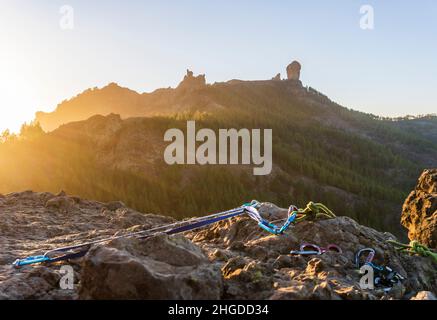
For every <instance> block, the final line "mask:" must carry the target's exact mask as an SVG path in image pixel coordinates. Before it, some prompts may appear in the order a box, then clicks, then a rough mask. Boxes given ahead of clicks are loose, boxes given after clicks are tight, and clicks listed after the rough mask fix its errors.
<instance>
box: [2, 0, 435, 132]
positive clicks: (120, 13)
mask: <svg viewBox="0 0 437 320" xmlns="http://www.w3.org/2000/svg"><path fill="white" fill-rule="evenodd" d="M1 4H2V11H1V13H0V15H1V19H0V35H1V38H0V39H1V42H0V49H1V50H0V58H1V59H0V87H1V88H2V94H1V95H0V106H1V108H0V131H2V130H4V129H6V128H9V129H11V130H12V131H17V130H18V129H19V127H20V125H21V124H22V123H23V122H25V121H30V120H32V119H33V117H34V113H35V112H36V111H46V112H49V111H53V110H54V109H55V108H56V105H57V104H58V103H60V102H62V101H63V100H65V99H70V98H72V97H73V96H75V95H77V94H78V93H80V92H82V91H84V90H86V89H88V88H92V87H103V86H105V85H106V84H108V83H110V82H116V83H118V84H119V85H121V86H123V87H127V88H130V89H132V90H135V91H137V92H140V93H142V92H151V91H153V90H155V89H158V88H161V87H169V86H171V87H175V86H176V85H177V84H178V83H179V81H180V80H181V79H182V78H183V76H184V74H185V70H186V69H187V68H188V69H191V70H193V71H194V73H195V74H200V73H202V74H203V73H205V74H206V78H207V82H208V83H214V82H222V81H227V80H230V79H234V78H238V79H242V80H258V79H270V78H272V77H273V76H274V75H276V74H277V73H279V72H281V75H282V77H285V67H286V65H287V64H288V63H290V62H291V61H292V60H298V61H300V62H301V64H302V82H303V84H304V85H309V86H312V87H314V88H316V89H317V90H319V91H321V92H323V93H324V94H326V95H328V96H329V97H330V98H331V99H332V100H334V101H336V102H338V103H339V104H341V105H343V106H345V107H348V108H352V109H354V110H359V111H363V112H366V113H373V114H375V115H380V116H392V117H395V116H404V115H418V114H432V113H435V112H436V110H437V104H436V102H435V98H434V96H433V91H434V90H435V87H437V79H436V77H435V74H437V61H436V59H435V56H436V53H437V44H436V43H435V41H432V39H434V38H435V35H436V34H437V33H436V31H437V21H436V19H435V18H434V17H435V15H436V14H437V4H436V3H434V2H432V1H428V0H424V1H421V2H420V4H418V3H417V2H413V1H409V2H403V3H397V2H396V1H384V2H383V3H381V2H378V1H366V2H365V3H363V2H361V1H349V2H344V1H333V2H331V3H329V4H328V3H325V2H323V1H316V0H313V1H306V2H302V1H290V2H289V3H286V4H285V3H283V1H269V2H263V1H238V2H237V3H234V2H231V1H224V2H221V3H220V4H218V3H216V4H214V3H204V2H202V1H196V0H190V1H184V2H182V1H164V2H161V3H159V4H158V3H152V2H149V1H143V2H140V1H131V2H129V3H124V2H121V1H107V2H105V3H103V4H97V3H89V2H86V1H69V2H68V3H65V2H63V1H57V0H56V1H47V0H44V1H39V2H38V3H28V2H26V1H22V0H19V1H9V0H2V1H1ZM66 4H68V5H69V6H71V8H73V9H74V27H73V29H68V30H64V29H62V28H61V27H60V19H61V18H62V16H63V14H61V13H60V8H61V7H62V6H63V5H66ZM363 4H369V5H372V6H373V7H374V12H375V27H374V30H362V29H360V26H359V23H360V18H361V15H360V7H361V5H363Z"/></svg>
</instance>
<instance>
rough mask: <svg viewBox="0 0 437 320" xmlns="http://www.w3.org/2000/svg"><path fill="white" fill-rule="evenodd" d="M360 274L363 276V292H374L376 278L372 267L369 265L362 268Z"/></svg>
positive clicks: (361, 285) (361, 280)
mask: <svg viewBox="0 0 437 320" xmlns="http://www.w3.org/2000/svg"><path fill="white" fill-rule="evenodd" d="M360 274H362V275H363V276H362V277H361V279H360V288H361V289H362V290H373V289H374V283H375V282H374V281H375V277H374V272H373V268H372V266H370V265H368V264H365V265H363V266H361V268H360Z"/></svg>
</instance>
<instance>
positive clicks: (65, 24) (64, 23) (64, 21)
mask: <svg viewBox="0 0 437 320" xmlns="http://www.w3.org/2000/svg"><path fill="white" fill-rule="evenodd" d="M59 13H60V14H61V19H60V20H59V26H60V28H61V29H62V30H73V28H74V9H73V7H72V6H69V5H64V6H62V7H60V8H59Z"/></svg>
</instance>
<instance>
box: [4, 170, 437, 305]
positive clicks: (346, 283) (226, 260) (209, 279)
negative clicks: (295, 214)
mask: <svg viewBox="0 0 437 320" xmlns="http://www.w3.org/2000/svg"><path fill="white" fill-rule="evenodd" d="M436 172H437V170H431V171H426V172H425V173H424V175H422V177H421V178H420V181H419V184H418V187H417V188H416V190H415V191H414V192H416V193H417V197H416V198H415V199H416V200H414V199H413V198H414V196H413V195H410V197H409V198H408V199H407V202H406V205H405V206H404V209H405V208H407V207H409V206H410V204H411V203H415V208H416V209H417V210H416V211H415V212H414V214H413V213H412V212H411V211H409V212H408V214H407V213H405V212H404V215H403V218H402V219H403V222H404V224H406V222H405V221H407V218H408V217H409V218H408V219H410V220H411V221H414V223H412V222H411V221H410V220H408V221H410V224H411V225H412V226H415V228H416V229H415V230H416V231H415V232H413V231H412V230H410V236H411V237H413V238H414V237H415V236H417V237H418V238H420V239H421V240H423V239H422V237H424V235H423V232H419V233H418V232H417V230H418V227H417V225H418V224H419V222H418V221H417V219H419V218H416V216H417V215H418V212H425V213H427V215H426V217H427V218H426V219H428V220H430V219H435V216H436V214H435V212H434V215H433V214H431V211H430V210H434V211H435V210H436V203H437V196H436V194H435V189H433V187H431V186H430V183H431V185H433V184H434V185H436V186H437V181H436V179H434V178H433V177H435V175H436ZM430 177H431V178H430ZM433 179H434V180H433ZM424 181H428V182H427V183H428V184H426V186H425V182H424ZM430 181H431V182H430ZM421 186H425V187H426V188H425V187H424V188H425V189H426V190H428V191H430V192H428V193H427V194H424V193H423V192H425V191H423V190H422V189H424V188H422V189H420V188H421ZM420 190H422V191H423V192H422V193H420V194H419V191H420ZM419 197H425V198H426V201H424V200H420V199H419ZM420 203H422V204H423V205H425V206H426V209H423V210H422V208H419V207H420ZM430 203H431V204H430ZM430 208H431V209H430ZM260 212H261V214H262V215H263V216H264V217H265V218H268V219H269V220H275V219H280V218H283V217H285V216H286V215H287V210H285V209H281V208H278V207H276V206H275V205H273V204H269V203H265V204H263V206H262V207H261V209H260ZM340 214H343V213H341V212H337V215H340ZM407 216H408V217H407ZM428 220H427V222H425V223H426V225H435V224H432V223H431V222H430V221H428ZM171 221H173V220H172V219H171V218H168V217H163V216H157V215H153V214H142V213H139V212H136V211H134V210H132V209H129V208H127V207H126V206H125V205H124V204H123V203H120V202H111V203H100V202H96V201H89V200H84V199H81V198H78V197H74V196H69V195H66V194H65V193H60V194H58V195H54V194H51V193H35V192H31V191H26V192H21V193H13V194H9V195H6V196H0V248H1V251H0V299H432V298H435V295H436V293H437V271H436V270H437V269H436V264H435V263H434V262H433V261H432V259H430V258H425V257H420V256H409V255H406V254H404V253H398V252H396V251H395V250H394V249H393V247H392V246H391V245H390V244H387V243H386V240H389V239H396V238H395V237H394V236H393V235H392V234H389V233H383V232H379V231H376V230H373V229H371V228H368V227H365V226H362V225H359V224H358V223H357V222H355V221H354V220H352V219H350V218H348V217H344V216H340V217H337V218H335V219H331V220H319V221H304V222H301V223H298V224H296V225H295V226H294V227H292V228H290V229H289V230H288V231H287V232H286V233H285V234H284V235H281V236H274V235H269V234H267V233H266V232H265V231H263V230H261V229H260V228H259V227H258V226H257V225H256V223H255V222H254V221H253V220H251V219H249V218H247V217H238V218H233V219H231V220H228V221H223V222H219V223H216V224H215V225H212V226H211V227H209V228H206V229H203V230H200V231H197V232H191V233H189V234H185V235H175V236H167V235H165V234H159V235H157V236H155V237H153V238H150V239H147V240H138V239H119V240H113V241H111V242H109V243H106V244H104V245H99V246H95V247H93V248H92V249H91V250H90V251H89V252H88V254H87V255H86V256H85V257H84V258H82V259H79V260H74V261H69V262H68V263H67V264H69V265H71V266H72V267H73V269H74V289H72V290H70V289H61V288H60V285H59V283H60V280H61V277H62V276H63V274H61V271H60V268H61V265H62V264H54V265H37V266H27V267H23V268H21V269H15V268H13V267H12V266H11V263H12V262H13V261H14V260H15V259H16V258H18V257H26V256H29V255H35V254H41V253H42V252H44V251H45V250H49V249H53V248H56V247H60V246H66V245H70V244H78V243H81V242H84V241H87V240H91V239H96V238H97V239H98V238H105V237H108V236H112V235H114V234H120V233H122V232H126V231H137V230H143V229H148V228H151V227H153V226H158V225H162V224H166V223H169V222H171ZM434 222H435V221H434ZM421 226H423V224H421ZM419 229H420V228H419ZM420 230H422V229H420ZM426 230H427V231H426V232H428V234H435V233H434V231H432V232H430V231H429V230H428V229H426ZM426 232H425V233H426ZM432 241H433V240H429V241H428V242H427V243H428V244H435V242H432ZM303 242H309V243H315V244H318V245H320V246H326V245H328V244H330V243H334V244H337V245H338V246H340V247H341V248H342V250H343V253H342V254H340V253H335V252H328V253H325V254H323V255H319V256H307V257H303V256H292V255H290V254H289V251H290V250H295V249H298V248H299V246H300V244H301V243H303ZM365 247H372V248H374V249H375V250H376V257H375V260H374V262H376V263H377V264H388V265H390V266H391V267H392V268H393V269H394V270H396V271H397V272H399V273H400V274H402V275H403V276H405V277H406V280H404V281H403V282H402V283H400V284H398V285H396V286H395V287H393V289H392V290H391V291H389V292H384V291H383V290H361V289H360V287H359V279H360V277H361V275H360V274H359V272H358V270H357V269H356V267H355V264H354V261H353V260H354V255H355V253H356V251H357V250H359V249H362V248H365ZM64 264H65V263H64Z"/></svg>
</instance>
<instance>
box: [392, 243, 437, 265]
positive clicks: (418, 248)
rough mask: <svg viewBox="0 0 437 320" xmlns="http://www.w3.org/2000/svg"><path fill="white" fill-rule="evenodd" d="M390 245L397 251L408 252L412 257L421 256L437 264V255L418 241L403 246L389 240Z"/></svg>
mask: <svg viewBox="0 0 437 320" xmlns="http://www.w3.org/2000/svg"><path fill="white" fill-rule="evenodd" d="M387 242H388V243H390V244H392V245H393V246H394V247H395V250H396V251H399V252H406V253H409V254H411V255H419V256H422V257H429V258H431V259H432V260H433V261H434V262H436V263H437V253H436V252H433V251H431V249H429V248H428V247H427V246H425V245H423V244H420V243H419V242H418V241H416V240H412V241H411V242H410V244H403V243H400V242H397V241H394V240H387Z"/></svg>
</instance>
